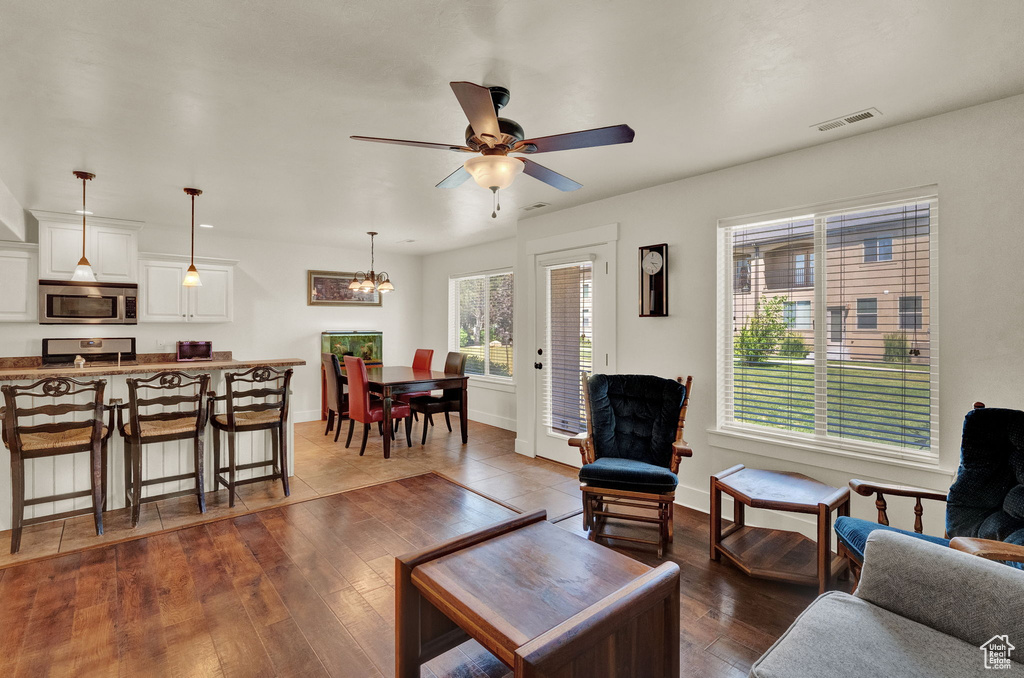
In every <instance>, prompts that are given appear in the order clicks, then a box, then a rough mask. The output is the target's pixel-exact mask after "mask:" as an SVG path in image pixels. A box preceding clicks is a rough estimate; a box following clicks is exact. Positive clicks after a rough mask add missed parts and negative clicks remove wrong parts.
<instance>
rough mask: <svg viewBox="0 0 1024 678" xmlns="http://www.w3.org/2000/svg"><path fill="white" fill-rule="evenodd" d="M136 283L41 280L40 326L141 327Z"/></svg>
mask: <svg viewBox="0 0 1024 678" xmlns="http://www.w3.org/2000/svg"><path fill="white" fill-rule="evenodd" d="M138 295H139V286H138V285H136V284H135V283H102V282H78V281H67V280H40V281H39V324H40V325H135V324H138V322H139V319H138Z"/></svg>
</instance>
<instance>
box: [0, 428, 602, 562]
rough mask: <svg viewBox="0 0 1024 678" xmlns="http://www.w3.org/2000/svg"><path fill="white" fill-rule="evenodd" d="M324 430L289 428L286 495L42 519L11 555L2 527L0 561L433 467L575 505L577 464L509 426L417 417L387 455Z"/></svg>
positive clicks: (556, 509) (272, 488) (533, 499)
mask: <svg viewBox="0 0 1024 678" xmlns="http://www.w3.org/2000/svg"><path fill="white" fill-rule="evenodd" d="M324 427H325V424H324V423H323V422H319V421H315V422H306V423H302V424H297V425H296V426H295V450H294V454H295V475H294V476H293V477H292V478H291V479H290V483H291V496H289V497H285V496H284V494H283V492H282V490H281V484H280V482H266V483H254V484H252V485H244V486H242V487H240V488H239V489H238V499H237V501H236V502H235V506H234V508H228V501H227V499H228V496H227V490H220V491H218V492H208V493H207V495H206V513H205V514H200V513H199V512H198V510H197V508H196V503H195V499H194V498H193V497H190V496H184V497H175V498H173V499H166V500H163V501H159V502H154V503H151V504H143V507H142V518H141V520H140V522H139V525H138V527H136V528H134V529H133V528H132V527H131V523H130V520H129V515H128V511H127V510H125V509H120V510H117V511H108V512H107V513H105V514H104V517H103V521H104V534H103V535H102V536H99V537H98V536H96V534H95V532H94V530H93V523H92V517H91V516H88V515H86V516H76V517H74V518H69V519H67V520H61V521H53V522H49V523H42V524H39V525H33V526H31V527H28V528H25V530H24V532H23V534H22V546H21V551H20V552H19V553H17V554H15V555H11V554H10V553H8V550H9V544H10V535H11V533H10V531H9V530H8V531H3V532H0V568H3V567H6V566H7V565H11V564H14V563H21V562H27V561H31V560H35V559H38V558H45V557H48V556H52V555H54V554H56V553H71V552H74V551H78V550H82V549H87V548H91V547H94V546H99V545H103V544H112V543H116V542H120V541H125V540H129V539H134V538H137V537H140V536H143V535H147V534H153V533H156V532H160V531H164V530H171V529H177V528H180V527H185V526H188V525H198V524H200V523H207V522H211V521H214V520H219V519H221V518H225V517H228V516H234V515H241V514H245V513H251V512H253V511H258V510H260V509H264V508H268V507H271V506H283V505H286V504H293V503H296V502H301V501H305V500H307V499H312V498H315V497H318V496H323V495H329V494H335V493H337V492H343V491H345V490H351V489H355V488H359V487H365V486H367V485H374V484H377V483H381V482H385V481H388V480H396V479H398V478H407V477H410V476H414V475H419V474H421V473H427V472H430V471H436V472H437V473H440V474H442V475H444V476H446V477H448V478H450V479H452V480H454V481H456V482H458V483H461V484H463V485H465V486H466V487H469V488H470V489H473V490H475V491H477V492H479V493H481V494H484V495H487V496H488V497H491V498H493V499H496V500H498V501H501V502H504V503H505V504H508V505H511V506H513V507H515V508H517V509H519V510H522V511H532V510H535V509H540V508H543V509H546V510H547V512H548V518H549V519H552V520H553V519H555V518H559V517H563V516H566V515H570V514H573V513H578V512H580V511H582V503H581V498H580V491H579V482H578V481H577V480H576V470H575V469H573V468H570V467H568V466H564V465H562V464H556V463H554V462H550V461H547V460H544V459H531V458H529V457H524V456H522V455H519V454H516V453H515V452H514V451H513V446H514V441H515V433H513V432H512V431H506V430H504V429H499V428H495V427H493V426H487V425H485V424H480V423H477V422H473V421H471V422H469V443H467V444H466V445H463V444H462V442H461V439H460V437H459V428H458V417H457V416H453V417H452V427H453V429H454V432H452V433H449V432H448V429H447V428H446V427H445V425H444V420H443V419H442V418H441V417H438V425H436V426H433V427H431V429H430V431H429V432H428V434H427V443H426V445H420V442H419V441H420V439H421V436H422V428H420V423H417V424H416V426H415V429H414V431H413V444H412V447H409V446H407V445H406V442H405V430H404V428H401V427H400V434H399V435H398V436H396V439H395V442H394V443H393V444H392V447H391V459H384V458H383V448H382V445H381V438H380V436H379V435H378V434H377V432H376V430H374V431H372V432H371V435H370V440H369V442H368V443H367V446H366V452H365V454H364V455H363V456H362V457H360V456H359V440H360V436H361V432H360V431H359V430H358V427H357V431H356V434H355V436H354V438H353V442H352V446H351V447H349V448H348V449H346V448H345V435H346V434H347V432H348V424H347V422H346V423H345V424H344V428H343V430H342V433H341V437H340V439H339V441H338V442H337V443H335V442H334V434H333V433H332V434H331V435H328V436H325V435H324Z"/></svg>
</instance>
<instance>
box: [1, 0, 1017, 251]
mask: <svg viewBox="0 0 1024 678" xmlns="http://www.w3.org/2000/svg"><path fill="white" fill-rule="evenodd" d="M1022 36H1024V2H1021V1H1020V0H985V1H980V0H976V1H974V2H968V1H964V0H945V1H944V0H916V1H910V0H907V1H902V2H898V3H897V2H892V1H891V0H868V1H864V0H862V1H859V2H836V1H830V2H826V1H823V0H806V1H796V0H787V1H784V2H783V1H773V2H756V3H751V2H746V1H743V2H740V1H722V0H708V1H701V2H691V1H681V0H660V1H658V2H642V1H641V2H626V1H623V0H620V1H618V2H609V1H604V0H599V1H596V0H595V1H591V2H581V1H578V0H559V1H557V2H551V1H545V2H494V1H491V0H433V1H432V2H416V1H410V0H404V1H394V0H376V1H370V2H367V1H359V2H354V1H348V2H338V1H337V0H329V1H312V0H306V1H304V2H303V1H299V0H272V1H271V0H234V2H209V1H208V0H161V2H139V1H138V0H90V1H84V2H53V1H43V0H39V1H35V2H25V1H24V0H0V97H2V99H0V101H2V104H0V181H3V182H4V183H6V184H7V185H8V186H9V187H10V189H11V191H12V192H13V194H14V195H15V197H16V198H17V199H18V200H19V201H20V202H21V204H22V205H24V206H25V207H26V208H31V209H35V208H39V209H49V210H58V211H67V212H70V211H72V210H74V209H76V208H77V202H78V200H79V191H80V187H79V185H78V184H77V183H76V181H75V179H74V177H73V176H72V175H71V171H72V170H73V169H84V170H89V171H92V172H95V173H96V174H97V175H98V176H97V179H96V180H95V181H94V182H92V184H91V185H90V209H91V210H92V211H94V212H95V213H96V214H98V215H99V214H102V215H105V216H111V217H120V218H125V219H140V220H144V221H146V222H147V223H148V224H149V226H148V228H158V227H166V228H174V229H183V232H187V229H188V218H189V212H188V199H187V197H186V196H185V194H184V193H183V192H182V191H181V189H182V187H183V186H198V187H199V188H202V189H203V190H204V191H205V195H203V196H202V197H201V198H199V201H198V203H197V211H198V214H199V217H198V218H199V221H202V222H210V223H213V224H214V225H215V226H216V228H217V229H219V231H218V233H220V234H221V235H225V234H232V235H233V234H238V235H240V236H250V237H258V238H281V237H287V238H288V239H291V240H296V241H306V242H325V243H330V244H335V245H343V244H346V243H358V245H359V246H360V247H362V248H365V246H366V242H365V240H366V236H365V235H363V233H364V232H365V231H367V230H370V229H371V228H372V229H374V230H378V231H380V232H381V236H380V237H379V244H380V245H381V249H387V250H391V251H395V252H410V253H424V252H431V251H437V250H443V249H449V248H452V247H456V246H460V245H464V244H471V243H474V242H481V241H486V240H493V239H497V238H501V237H508V236H511V235H512V234H513V232H514V228H515V220H516V218H517V217H518V216H519V215H521V214H522V213H521V212H520V211H519V210H518V208H520V207H522V206H524V205H528V204H531V203H534V202H537V201H543V202H548V203H551V205H552V206H551V207H548V208H545V210H544V211H550V210H554V209H560V208H564V207H568V206H571V205H576V204H580V203H583V202H589V201H592V200H597V199H600V198H605V197H608V196H611V195H616V194H619V193H624V192H628V191H632V190H636V189H639V188H643V187H646V186H652V185H656V184H661V183H665V182H668V181H672V180H675V179H679V178H683V177H686V176H692V175H694V174H699V173H703V172H706V171H709V170H713V169H717V168H722V167H727V166H730V165H735V164H737V163H741V162H745V161H749V160H753V159H757V158H762V157H766V156H770V155H774V154H777V153H781V152H785V151H789V150H793V149H797V148H801V147H806V146H810V145H814V144H818V143H824V142H826V141H832V140H835V139H838V138H842V137H843V136H847V135H852V134H858V133H862V132H865V131H871V130H874V129H878V128H880V127H884V126H890V125H895V124H899V123H903V122H907V121H910V120H914V119H918V118H923V117H927V116H930V115H934V114H937V113H941V112H944V111H949V110H954V109H957V108H962V107H965V106H970V105H973V104H978V103H982V102H985V101H991V100H995V99H999V98H1003V97H1006V96H1010V95H1013V94H1018V93H1021V92H1024V39H1022ZM451 80H470V81H473V82H477V83H480V84H484V85H504V86H506V87H508V88H510V89H511V91H512V100H511V102H510V104H509V106H508V108H506V109H505V110H504V111H503V115H505V116H507V117H511V118H513V119H515V120H516V121H518V122H519V123H520V124H522V125H523V127H524V128H525V129H526V133H527V136H543V135H548V134H557V133H561V132H568V131H573V130H577V129H587V128H591V127H600V126H605V125H613V124H619V123H628V124H629V125H631V126H632V127H633V128H634V129H635V130H636V141H635V142H634V143H633V144H631V145H625V146H611V147H604V148H596V149H585V150H576V151H562V152H557V153H551V154H545V155H537V156H534V158H533V159H534V160H535V161H538V162H541V163H543V164H544V165H547V166H549V167H550V168H552V169H554V170H556V171H558V172H561V173H563V174H565V175H567V176H569V177H571V178H573V179H576V180H577V181H579V182H581V183H582V184H583V185H584V187H583V188H582V189H581V190H579V191H576V192H575V193H560V192H559V191H557V190H555V189H553V188H551V187H549V186H547V185H545V184H541V183H539V182H537V181H534V180H533V179H531V178H530V177H526V176H522V177H520V178H519V179H518V180H517V181H516V183H515V185H513V187H512V188H510V189H509V190H507V191H503V195H502V198H503V200H502V202H503V209H502V211H501V216H500V217H499V218H498V219H497V220H492V219H490V218H489V217H490V210H491V196H490V194H489V193H488V192H487V191H486V190H484V189H482V188H479V187H478V186H476V185H475V184H474V183H473V182H467V183H466V184H464V185H463V186H462V187H460V188H457V189H454V190H442V189H435V188H434V187H433V186H434V184H435V183H437V182H438V181H440V180H441V179H442V178H444V177H445V176H446V175H447V174H448V173H450V172H451V171H452V170H454V169H455V168H456V167H458V165H459V164H460V163H461V162H463V161H464V160H465V159H466V157H467V156H465V155H462V154H458V153H449V152H444V151H432V150H424V149H417V148H406V147H399V146H385V145H378V144H367V143H361V142H357V141H352V140H350V139H349V138H348V137H349V135H351V134H362V135H367V136H386V137H397V138H404V139H417V140H423V141H433V142H442V143H461V142H462V141H463V133H464V129H465V127H466V119H465V117H464V116H463V114H462V112H461V109H460V108H459V105H458V102H457V101H456V100H455V97H454V96H453V95H452V92H451V90H450V89H449V87H448V82H449V81H451ZM869 107H877V108H878V109H879V110H881V112H882V113H883V117H881V118H880V119H878V120H872V121H867V122H862V123H858V124H857V125H853V126H849V127H846V128H844V129H840V130H837V131H834V132H831V133H822V132H818V131H816V130H814V129H811V128H810V126H811V125H813V124H815V123H819V122H822V121H824V120H828V119H831V118H835V117H838V116H841V115H844V114H849V113H852V112H855V111H859V110H862V109H865V108H869ZM538 213H543V212H538ZM407 238H412V239H415V240H416V242H415V243H412V244H402V245H398V244H395V243H398V241H401V240H405V239H407Z"/></svg>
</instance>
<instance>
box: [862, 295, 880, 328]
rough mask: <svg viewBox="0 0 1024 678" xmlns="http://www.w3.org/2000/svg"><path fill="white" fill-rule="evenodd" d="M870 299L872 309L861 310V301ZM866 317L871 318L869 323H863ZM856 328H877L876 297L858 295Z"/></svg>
mask: <svg viewBox="0 0 1024 678" xmlns="http://www.w3.org/2000/svg"><path fill="white" fill-rule="evenodd" d="M865 301H870V302H871V303H872V305H873V306H874V308H875V310H873V311H861V310H860V308H861V302H865ZM868 318H870V319H871V325H865V324H863V323H864V321H866V320H867V319H868ZM857 329H858V330H878V297H858V298H857Z"/></svg>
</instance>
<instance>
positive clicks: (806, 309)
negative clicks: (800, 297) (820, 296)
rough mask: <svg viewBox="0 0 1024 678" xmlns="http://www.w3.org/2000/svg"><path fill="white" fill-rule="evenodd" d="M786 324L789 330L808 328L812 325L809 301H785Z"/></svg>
mask: <svg viewBox="0 0 1024 678" xmlns="http://www.w3.org/2000/svg"><path fill="white" fill-rule="evenodd" d="M786 326H787V327H789V329H791V330H809V329H811V328H813V327H814V323H813V322H812V320H811V302H810V301H787V302H786Z"/></svg>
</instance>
